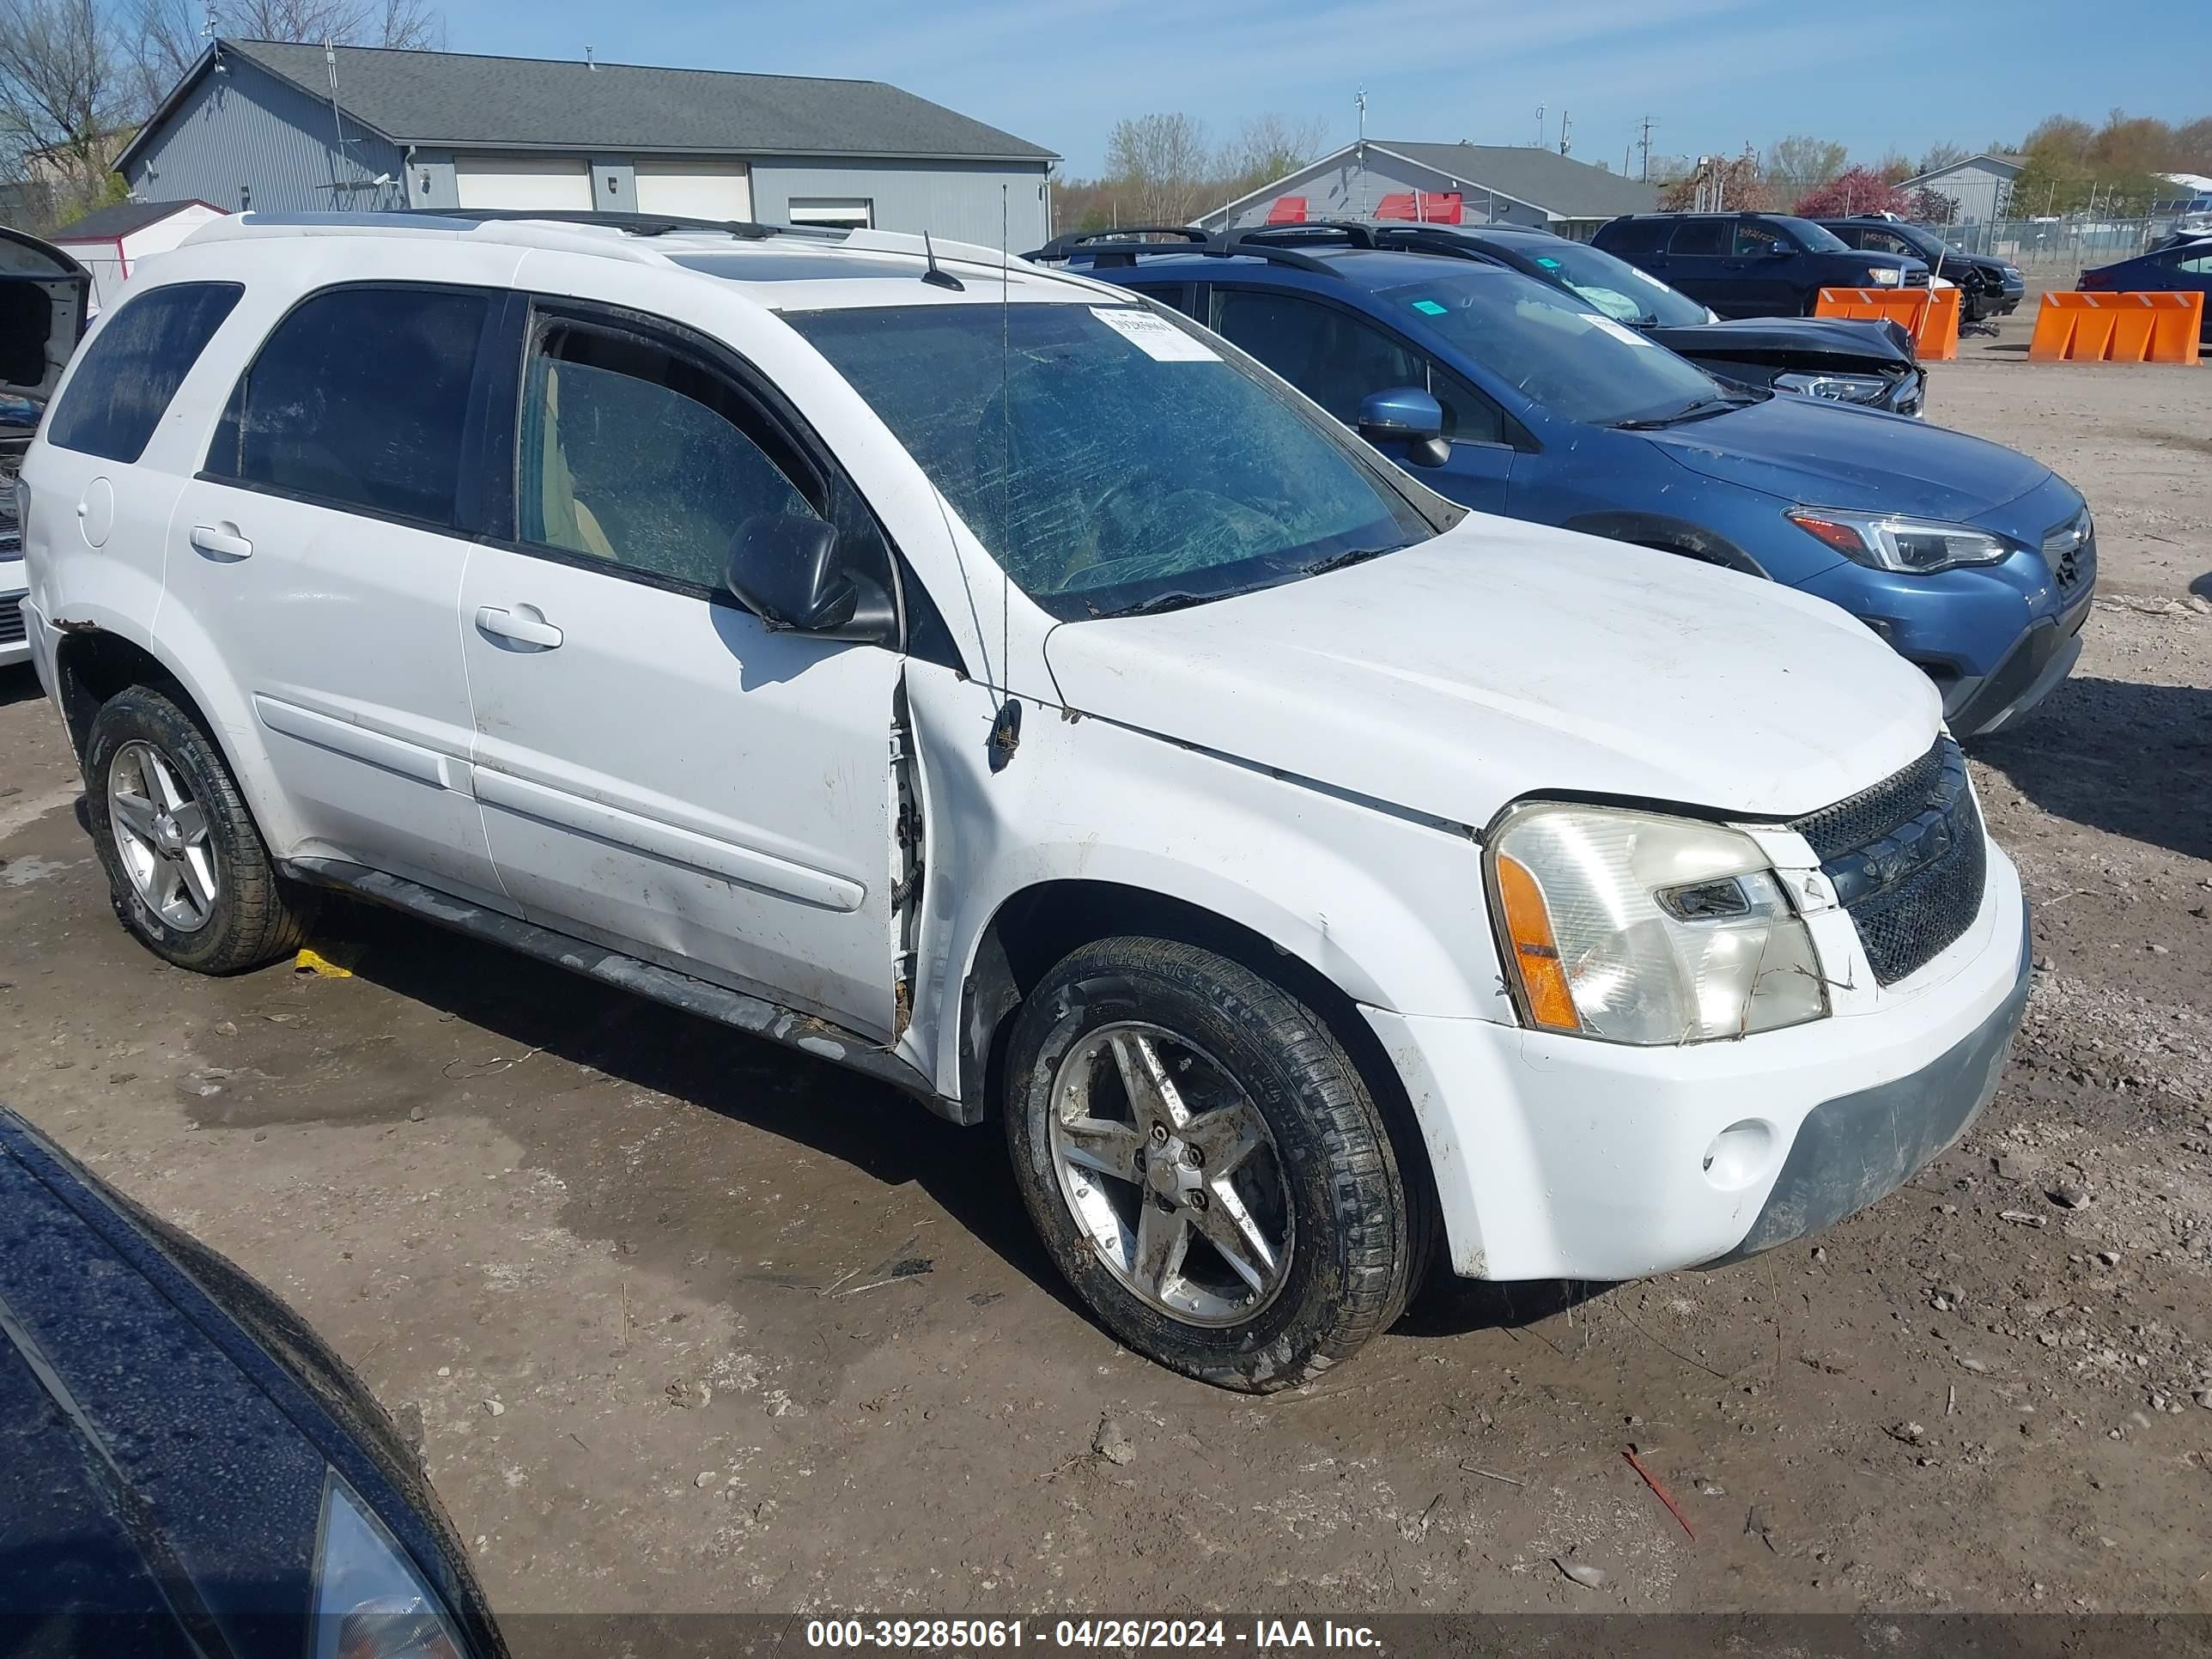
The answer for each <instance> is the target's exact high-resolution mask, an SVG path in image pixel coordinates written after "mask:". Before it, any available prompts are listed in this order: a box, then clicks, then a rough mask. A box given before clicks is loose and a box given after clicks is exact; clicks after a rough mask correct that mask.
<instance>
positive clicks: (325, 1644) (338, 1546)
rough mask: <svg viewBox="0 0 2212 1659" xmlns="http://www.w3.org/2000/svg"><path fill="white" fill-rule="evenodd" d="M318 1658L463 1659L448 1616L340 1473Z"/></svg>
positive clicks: (319, 1610) (320, 1588)
mask: <svg viewBox="0 0 2212 1659" xmlns="http://www.w3.org/2000/svg"><path fill="white" fill-rule="evenodd" d="M313 1638H314V1639H313V1645H312V1646H311V1648H310V1649H309V1652H310V1654H311V1655H312V1659H463V1656H464V1655H465V1654H466V1653H467V1651H468V1650H467V1648H466V1647H465V1645H464V1644H463V1643H462V1641H461V1638H459V1636H458V1635H457V1634H455V1632H454V1631H453V1626H452V1625H451V1624H450V1623H449V1622H447V1618H446V1613H445V1610H444V1608H443V1607H441V1606H440V1605H439V1602H438V1598H437V1596H436V1595H434V1594H433V1593H432V1592H431V1589H430V1587H429V1586H428V1585H427V1584H425V1583H423V1582H422V1577H421V1576H420V1575H419V1574H417V1573H416V1571H415V1566H414V1564H413V1563H412V1562H410V1560H408V1559H407V1555H406V1553H405V1552H404V1550H402V1549H401V1548H400V1547H399V1545H398V1542H397V1541H395V1540H394V1539H393V1538H392V1534H390V1533H388V1532H386V1530H385V1529H384V1523H383V1522H380V1521H379V1520H378V1519H377V1518H376V1516H374V1515H373V1514H371V1513H370V1512H369V1508H368V1504H364V1503H362V1501H361V1498H360V1495H359V1494H358V1493H356V1492H355V1491H354V1489H353V1488H352V1487H351V1486H348V1485H346V1483H345V1482H344V1481H343V1480H341V1479H340V1478H339V1476H338V1474H337V1470H335V1469H333V1470H332V1471H331V1474H330V1478H329V1479H328V1480H326V1481H325V1483H324V1486H323V1524H322V1540H321V1542H320V1544H319V1546H318V1547H317V1549H316V1552H315V1622H314V1627H313Z"/></svg>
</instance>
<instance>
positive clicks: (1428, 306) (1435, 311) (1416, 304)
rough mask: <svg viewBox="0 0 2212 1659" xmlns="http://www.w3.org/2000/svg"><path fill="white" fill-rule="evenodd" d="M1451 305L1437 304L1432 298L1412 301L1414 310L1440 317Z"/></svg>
mask: <svg viewBox="0 0 2212 1659" xmlns="http://www.w3.org/2000/svg"><path fill="white" fill-rule="evenodd" d="M1450 308H1451V307H1449V306H1440V305H1438V304H1437V302H1436V301H1434V300H1416V301H1413V309H1414V310H1416V311H1419V312H1423V313H1426V314H1427V315H1429V316H1431V317H1441V316H1443V314H1444V313H1445V312H1447V311H1449V309H1450Z"/></svg>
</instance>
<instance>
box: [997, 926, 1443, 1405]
mask: <svg viewBox="0 0 2212 1659" xmlns="http://www.w3.org/2000/svg"><path fill="white" fill-rule="evenodd" d="M1005 1077H1006V1082H1005V1100H1004V1107H1005V1115H1006V1139H1007V1144H1008V1148H1009V1151H1010V1152H1011V1153H1012V1159H1013V1166H1014V1176H1015V1180H1016V1182H1017V1184H1018V1185H1019V1187H1020V1188H1021V1190H1022V1196H1023V1199H1024V1201H1025V1202H1026V1203H1027V1205H1028V1206H1029V1210H1030V1217H1031V1218H1032V1219H1033V1220H1034V1221H1035V1222H1036V1226H1037V1231H1039V1233H1040V1234H1041V1235H1042V1237H1043V1239H1044V1242H1045V1244H1046V1247H1047V1249H1048V1250H1049V1251H1050V1252H1051V1254H1052V1257H1053V1260H1054V1262H1055V1264H1057V1265H1058V1267H1060V1271H1061V1272H1062V1273H1064V1274H1066V1278H1067V1280H1068V1283H1069V1284H1070V1285H1073V1287H1074V1288H1075V1290H1076V1291H1077V1293H1078V1294H1079V1295H1080V1296H1081V1297H1082V1298H1083V1300H1084V1301H1085V1304H1088V1305H1089V1307H1090V1308H1091V1310H1092V1311H1093V1312H1094V1313H1095V1314H1096V1315H1097V1317H1098V1319H1099V1321H1100V1322H1102V1323H1103V1325H1104V1326H1105V1327H1106V1328H1107V1329H1108V1330H1109V1331H1111V1332H1112V1333H1113V1334H1114V1335H1115V1336H1116V1337H1117V1338H1119V1339H1120V1340H1121V1342H1122V1343H1123V1344H1124V1345H1126V1346H1128V1347H1130V1348H1132V1349H1133V1350H1134V1351H1135V1352H1139V1353H1141V1354H1144V1355H1145V1356H1146V1357H1147V1358H1151V1359H1153V1360H1156V1361H1158V1363H1159V1364H1163V1365H1165V1366H1167V1367H1169V1368H1170V1370H1177V1371H1180V1372H1182V1373H1183V1374H1184V1375H1185V1376H1194V1377H1197V1378H1199V1379H1200V1381H1203V1382H1207V1383H1215V1384H1217V1385H1218V1386H1220V1387H1223V1388H1228V1389H1243V1390H1245V1391H1248V1392H1251V1393H1255V1394H1258V1393H1268V1392H1272V1391H1273V1390H1275V1389H1286V1388H1291V1387H1295V1386H1297V1384H1299V1383H1305V1382H1309V1381H1310V1380H1311V1379H1312V1378H1313V1377H1315V1376H1317V1375H1319V1374H1320V1373H1321V1372H1322V1371H1323V1370H1327V1369H1328V1367H1329V1366H1330V1365H1332V1364H1335V1363H1336V1362H1337V1361H1338V1360H1340V1359H1345V1358H1349V1357H1350V1356H1351V1355H1352V1354H1353V1353H1354V1352H1357V1351H1358V1349H1359V1347H1360V1346H1362V1345H1363V1344H1364V1343H1365V1342H1366V1341H1367V1340H1369V1339H1370V1337H1372V1336H1374V1335H1375V1334H1377V1333H1378V1332H1380V1331H1383V1330H1384V1329H1386V1328H1388V1327H1389V1325H1391V1324H1392V1323H1393V1322H1395V1320H1396V1319H1397V1317H1398V1316H1399V1315H1400V1314H1401V1312H1402V1311H1403V1310H1404V1309H1405V1305H1406V1302H1407V1297H1409V1296H1410V1295H1411V1294H1412V1292H1413V1289H1414V1288H1415V1279H1416V1274H1417V1271H1418V1267H1419V1263H1421V1262H1422V1261H1425V1260H1426V1257H1427V1246H1428V1240H1427V1237H1426V1236H1425V1235H1426V1230H1427V1228H1428V1226H1429V1225H1430V1224H1429V1222H1428V1220H1427V1212H1426V1211H1425V1209H1417V1208H1416V1207H1415V1206H1413V1205H1411V1204H1409V1202H1408V1197H1407V1183H1406V1181H1405V1179H1404V1177H1403V1176H1402V1175H1401V1171H1400V1169H1399V1166H1398V1162H1397V1158H1396V1155H1395V1152H1394V1150H1393V1148H1392V1145H1391V1140H1390V1137H1389V1132H1388V1130H1387V1129H1386V1127H1384V1123H1383V1115H1382V1114H1381V1112H1380V1111H1378V1110H1377V1109H1376V1103H1375V1100H1374V1097H1373V1095H1372V1094H1371V1092H1370V1090H1369V1088H1368V1086H1367V1084H1366V1081H1365V1079H1364V1078H1363V1077H1362V1076H1361V1075H1360V1073H1359V1070H1358V1067H1357V1066H1355V1065H1354V1064H1353V1062H1352V1059H1351V1057H1350V1056H1349V1055H1348V1054H1346V1052H1345V1050H1344V1048H1342V1046H1341V1045H1340V1043H1339V1042H1337V1040H1336V1039H1335V1037H1334V1036H1333V1035H1332V1034H1331V1033H1330V1032H1329V1030H1328V1027H1327V1025H1326V1024H1324V1023H1323V1022H1322V1020H1321V1019H1319V1018H1317V1017H1316V1015H1315V1014H1314V1013H1313V1012H1312V1011H1311V1010H1310V1009H1309V1008H1307V1007H1306V1006H1304V1004H1303V1003H1301V1002H1300V1001H1299V1000H1297V999H1296V998H1295V997H1293V996H1291V994H1289V993H1287V992H1285V990H1283V989H1282V988H1281V987H1279V986H1277V985H1275V984H1273V983H1272V982H1271V981H1267V980H1266V979H1264V978H1262V977H1261V975H1258V974H1256V973H1255V972H1253V971H1252V970H1251V969H1248V968H1246V967H1244V966H1243V965H1242V964H1241V963H1236V962H1233V961H1231V960H1230V959H1228V958H1227V957H1222V956H1218V955H1217V954H1215V953H1214V952H1212V951H1206V950H1201V949H1200V948H1198V947H1196V946H1194V945H1181V944H1176V943H1173V942H1170V941H1167V940H1163V939H1138V938H1121V939H1102V940H1099V941H1097V942H1096V943H1094V944H1091V945H1084V946H1082V947H1081V948H1080V949H1079V950H1077V951H1073V952H1072V953H1071V954H1070V955H1069V956H1068V957H1066V958H1065V959H1063V960H1062V961H1061V962H1060V963H1059V965H1058V966H1056V967H1055V968H1054V969H1052V970H1051V971H1050V972H1049V973H1048V974H1047V975H1045V977H1044V979H1043V981H1042V982H1041V983H1040V984H1039V985H1038V986H1037V987H1036V990H1035V991H1033V992H1032V993H1031V994H1030V997H1029V999H1028V1000H1027V1001H1026V1002H1024V1005H1023V1006H1022V1008H1021V1010H1020V1012H1019V1013H1018V1015H1017V1016H1016V1018H1015V1023H1014V1028H1013V1031H1012V1036H1011V1038H1010V1042H1009V1047H1008V1053H1007V1057H1006V1073H1005Z"/></svg>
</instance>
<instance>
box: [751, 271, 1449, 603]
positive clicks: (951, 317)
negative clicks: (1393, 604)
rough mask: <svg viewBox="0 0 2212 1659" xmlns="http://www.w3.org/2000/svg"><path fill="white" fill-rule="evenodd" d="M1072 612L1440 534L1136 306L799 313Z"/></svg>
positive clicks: (1235, 374) (1044, 592) (1317, 428)
mask: <svg viewBox="0 0 2212 1659" xmlns="http://www.w3.org/2000/svg"><path fill="white" fill-rule="evenodd" d="M785 320H786V321H787V322H789V323H790V324H791V325H792V326H793V327H794V328H796V329H797V330H798V331H799V332H800V333H801V334H803V335H805V337H806V338H807V339H808V340H810V341H811V342H812V343H813V344H814V346H815V348H816V349H817V350H819V351H820V352H821V353H822V355H823V356H825V357H827V358H828V359H829V362H831V363H832V364H833V365H835V366H836V368H837V370H838V372H839V373H840V374H842V375H843V376H844V377H845V378H846V380H848V381H850V382H851V383H852V386H853V387H854V390H855V391H857V392H859V393H860V396H861V397H863V398H866V400H867V401H868V404H870V406H871V407H872V408H873V409H874V410H875V411H876V413H877V414H878V416H881V417H882V418H883V421H884V424H885V425H887V426H888V427H890V429H891V430H892V432H893V433H895V434H896V435H897V437H898V439H899V441H900V442H901V443H902V444H904V445H905V446H906V447H907V449H908V453H911V454H912V455H913V456H914V458H915V461H917V462H918V463H919V464H920V465H921V469H922V471H924V472H926V473H927V474H928V475H929V478H930V482H931V483H934V484H935V485H936V486H937V487H938V489H939V490H941V491H942V492H943V493H944V495H945V497H946V499H947V500H949V501H951V503H952V506H953V507H954V508H955V510H957V512H958V513H959V514H960V516H961V517H962V518H963V520H966V521H967V525H968V528H969V530H970V531H972V532H974V533H975V538H976V539H977V540H978V541H979V542H981V544H983V545H984V547H986V548H987V549H988V550H990V552H991V554H992V556H994V557H995V558H996V559H997V560H998V561H999V562H1000V563H1001V564H1002V565H1004V566H1005V567H1006V574H1008V575H1009V576H1011V577H1012V579H1013V580H1014V581H1015V582H1017V583H1018V584H1019V585H1020V586H1021V589H1022V591H1023V592H1024V593H1027V594H1028V595H1029V596H1030V598H1031V599H1035V600H1036V602H1037V603H1038V604H1039V605H1042V607H1043V608H1044V609H1045V610H1046V611H1049V612H1050V613H1051V614H1052V615H1053V616H1054V617H1059V618H1060V619H1061V620H1063V621H1080V620H1082V619H1084V618H1085V617H1100V616H1110V615H1113V614H1115V613H1117V612H1127V611H1136V610H1146V609H1166V608H1169V607H1170V606H1172V605H1179V604H1189V603H1194V602H1197V601H1199V600H1203V599H1225V598H1226V597H1228V596H1229V595H1231V594H1232V593H1242V592H1250V591H1251V590H1252V589H1254V588H1258V587H1268V586H1274V585H1275V584H1277V583H1279V582H1283V581H1287V580H1292V579H1294V578H1296V577H1297V576H1300V575H1303V574H1308V569H1309V567H1310V566H1314V565H1317V564H1321V563H1323V562H1337V561H1345V560H1348V559H1349V558H1351V557H1354V556H1368V555H1373V554H1376V553H1387V552H1395V550H1398V549H1400V548H1401V547H1406V546H1408V545H1410V544H1413V543H1414V542H1417V541H1423V540H1425V539H1427V538H1429V537H1431V536H1432V535H1434V534H1436V533H1437V530H1438V529H1440V528H1442V526H1440V525H1437V524H1432V523H1431V522H1430V521H1429V520H1427V519H1426V518H1425V517H1423V516H1422V514H1421V513H1420V512H1419V511H1418V510H1417V509H1416V508H1415V507H1414V505H1413V499H1412V498H1411V497H1410V496H1409V495H1406V494H1405V493H1404V492H1403V491H1401V490H1400V489H1397V488H1395V487H1394V486H1393V485H1392V483H1390V482H1389V474H1388V473H1387V471H1385V469H1384V467H1383V465H1382V464H1381V463H1380V462H1379V461H1375V460H1370V459H1367V457H1366V456H1365V455H1364V453H1363V452H1362V451H1361V450H1360V448H1359V447H1358V446H1356V445H1355V443H1354V442H1353V441H1352V440H1351V439H1349V437H1348V436H1342V435H1339V434H1338V432H1337V430H1336V429H1335V428H1334V426H1332V425H1331V424H1330V423H1329V422H1326V421H1325V420H1323V419H1322V417H1321V416H1317V415H1316V414H1314V413H1312V412H1310V411H1309V410H1307V409H1306V408H1304V406H1303V405H1301V404H1298V403H1297V402H1295V401H1293V400H1292V399H1291V397H1290V396H1289V395H1287V394H1286V393H1285V392H1283V391H1281V390H1280V389H1279V388H1278V387H1276V386H1274V385H1273V384H1272V383H1271V382H1269V381H1267V380H1264V379H1262V378H1261V375H1260V374H1258V373H1257V372H1256V371H1255V370H1254V369H1252V368H1249V367H1248V366H1247V365H1245V364H1244V363H1243V362H1235V361H1231V360H1230V359H1228V358H1225V357H1224V356H1222V355H1221V354H1220V353H1218V352H1217V351H1216V350H1215V349H1213V347H1212V345H1211V344H1208V343H1206V338H1205V337H1203V336H1202V335H1200V334H1199V333H1198V332H1197V331H1194V330H1192V329H1189V328H1187V327H1184V326H1182V325H1180V324H1179V323H1176V322H1171V321H1170V320H1168V319H1166V318H1165V317H1164V316H1163V315H1161V314H1160V313H1155V312H1153V311H1151V310H1148V309H1145V308H1142V307H1135V306H1121V305H1097V306H1093V305H1068V304H1026V305H1015V306H1011V307H1004V308H1001V307H999V306H995V305H923V306H901V307H888V308H881V309H878V308H866V309H850V310H840V311H817V312H807V313H794V314H788V315H787V317H786V319H785Z"/></svg>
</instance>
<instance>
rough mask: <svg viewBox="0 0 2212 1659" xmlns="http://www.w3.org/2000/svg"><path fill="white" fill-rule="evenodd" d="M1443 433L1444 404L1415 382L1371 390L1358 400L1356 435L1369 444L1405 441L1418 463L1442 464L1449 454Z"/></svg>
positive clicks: (1407, 455) (1421, 464)
mask: <svg viewBox="0 0 2212 1659" xmlns="http://www.w3.org/2000/svg"><path fill="white" fill-rule="evenodd" d="M1443 433H1444V410H1443V404H1439V403H1438V402H1437V400H1436V399H1435V398H1432V397H1431V396H1430V395H1429V394H1428V393H1427V392H1424V391H1423V390H1422V389H1421V388H1420V387H1419V386H1392V387H1390V388H1389V390H1388V391H1385V392H1369V393H1368V394H1367V395H1366V396H1365V397H1364V398H1361V399H1360V400H1359V435H1360V436H1361V437H1363V438H1364V439H1366V440H1367V441H1368V442H1370V443H1371V444H1385V443H1401V444H1404V445H1405V446H1406V457H1407V459H1408V460H1410V461H1412V462H1413V464H1414V465H1417V466H1442V465H1443V464H1444V462H1445V460H1446V459H1449V456H1450V454H1451V446H1450V445H1449V444H1447V443H1446V442H1445V441H1444V436H1443Z"/></svg>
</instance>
